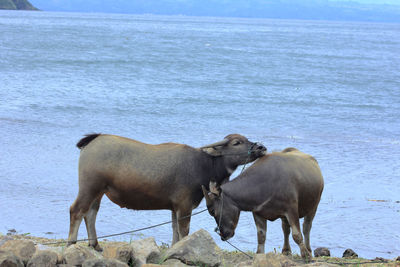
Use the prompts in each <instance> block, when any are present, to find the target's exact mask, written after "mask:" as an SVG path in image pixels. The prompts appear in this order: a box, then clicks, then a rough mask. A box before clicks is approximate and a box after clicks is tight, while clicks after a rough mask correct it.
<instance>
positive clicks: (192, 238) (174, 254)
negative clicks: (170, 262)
mask: <svg viewBox="0 0 400 267" xmlns="http://www.w3.org/2000/svg"><path fill="white" fill-rule="evenodd" d="M218 250H219V248H218V246H217V245H216V244H215V242H214V240H213V239H212V237H211V235H210V234H209V233H208V232H207V231H205V230H203V229H201V230H199V231H197V232H195V233H193V234H192V235H189V236H186V237H184V238H183V239H182V240H180V241H179V242H177V243H176V244H175V245H174V246H173V247H172V248H170V249H168V250H167V252H166V254H165V259H178V260H180V261H182V262H183V263H185V264H188V265H200V266H204V265H205V266H219V265H220V264H221V260H220V257H219V256H218V254H217V251H218Z"/></svg>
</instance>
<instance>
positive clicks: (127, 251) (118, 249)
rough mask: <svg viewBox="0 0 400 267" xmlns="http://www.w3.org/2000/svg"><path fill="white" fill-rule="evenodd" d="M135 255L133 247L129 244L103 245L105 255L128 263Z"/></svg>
mask: <svg viewBox="0 0 400 267" xmlns="http://www.w3.org/2000/svg"><path fill="white" fill-rule="evenodd" d="M132 256H133V248H132V246H130V245H129V244H108V245H105V246H103V257H104V258H107V259H116V260H119V261H122V262H124V263H128V262H129V261H130V259H131V258H132Z"/></svg>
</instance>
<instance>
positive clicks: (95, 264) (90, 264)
mask: <svg viewBox="0 0 400 267" xmlns="http://www.w3.org/2000/svg"><path fill="white" fill-rule="evenodd" d="M82 267H129V265H128V264H126V263H125V262H122V261H119V260H117V259H88V260H85V261H84V262H83V263H82Z"/></svg>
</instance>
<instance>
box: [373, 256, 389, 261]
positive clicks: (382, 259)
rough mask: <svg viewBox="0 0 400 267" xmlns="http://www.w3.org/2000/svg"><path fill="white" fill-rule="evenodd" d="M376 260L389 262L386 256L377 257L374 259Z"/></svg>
mask: <svg viewBox="0 0 400 267" xmlns="http://www.w3.org/2000/svg"><path fill="white" fill-rule="evenodd" d="M374 261H381V262H387V260H386V259H384V258H382V257H376V258H375V259H374Z"/></svg>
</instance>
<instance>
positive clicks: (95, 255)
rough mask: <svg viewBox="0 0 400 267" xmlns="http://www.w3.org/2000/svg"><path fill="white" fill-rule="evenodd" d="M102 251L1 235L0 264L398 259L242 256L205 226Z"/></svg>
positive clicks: (241, 265)
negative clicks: (166, 239) (169, 238)
mask: <svg viewBox="0 0 400 267" xmlns="http://www.w3.org/2000/svg"><path fill="white" fill-rule="evenodd" d="M100 245H101V247H102V249H103V251H102V252H97V251H95V250H93V249H92V248H89V247H88V245H87V243H86V242H80V243H78V244H76V245H72V246H69V247H67V246H66V243H65V240H63V239H48V238H42V237H33V236H29V235H18V234H10V235H3V236H0V266H21V267H23V266H29V267H34V266H60V267H62V266H63V267H68V266H84V267H85V266H118V267H119V266H121V267H123V266H134V267H140V266H149V267H150V266H182V267H184V266H226V267H231V266H232V267H247V266H248V267H250V266H254V267H255V266H274V267H275V266H277V267H278V266H340V265H346V266H396V267H400V258H398V259H397V261H396V259H383V258H376V259H361V258H358V256H357V254H356V252H354V251H352V250H346V251H345V252H344V255H345V256H347V257H346V258H335V257H330V256H324V255H330V252H329V250H328V249H327V248H318V249H315V250H314V255H321V256H319V257H314V258H313V259H311V260H309V261H305V260H303V259H301V257H300V256H299V255H292V256H284V255H282V254H280V253H277V252H270V253H267V254H254V253H252V252H246V254H244V253H241V252H237V251H226V250H222V249H220V248H219V247H218V246H217V245H216V244H215V242H214V240H213V239H212V237H211V236H210V235H209V233H208V232H207V231H205V230H199V231H197V232H195V233H193V234H192V235H190V236H188V237H186V238H184V239H183V240H181V241H180V242H178V243H177V244H175V245H174V246H173V247H169V246H167V245H162V246H158V245H157V244H156V242H155V239H154V238H147V239H142V240H134V241H131V242H112V241H102V242H100Z"/></svg>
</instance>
